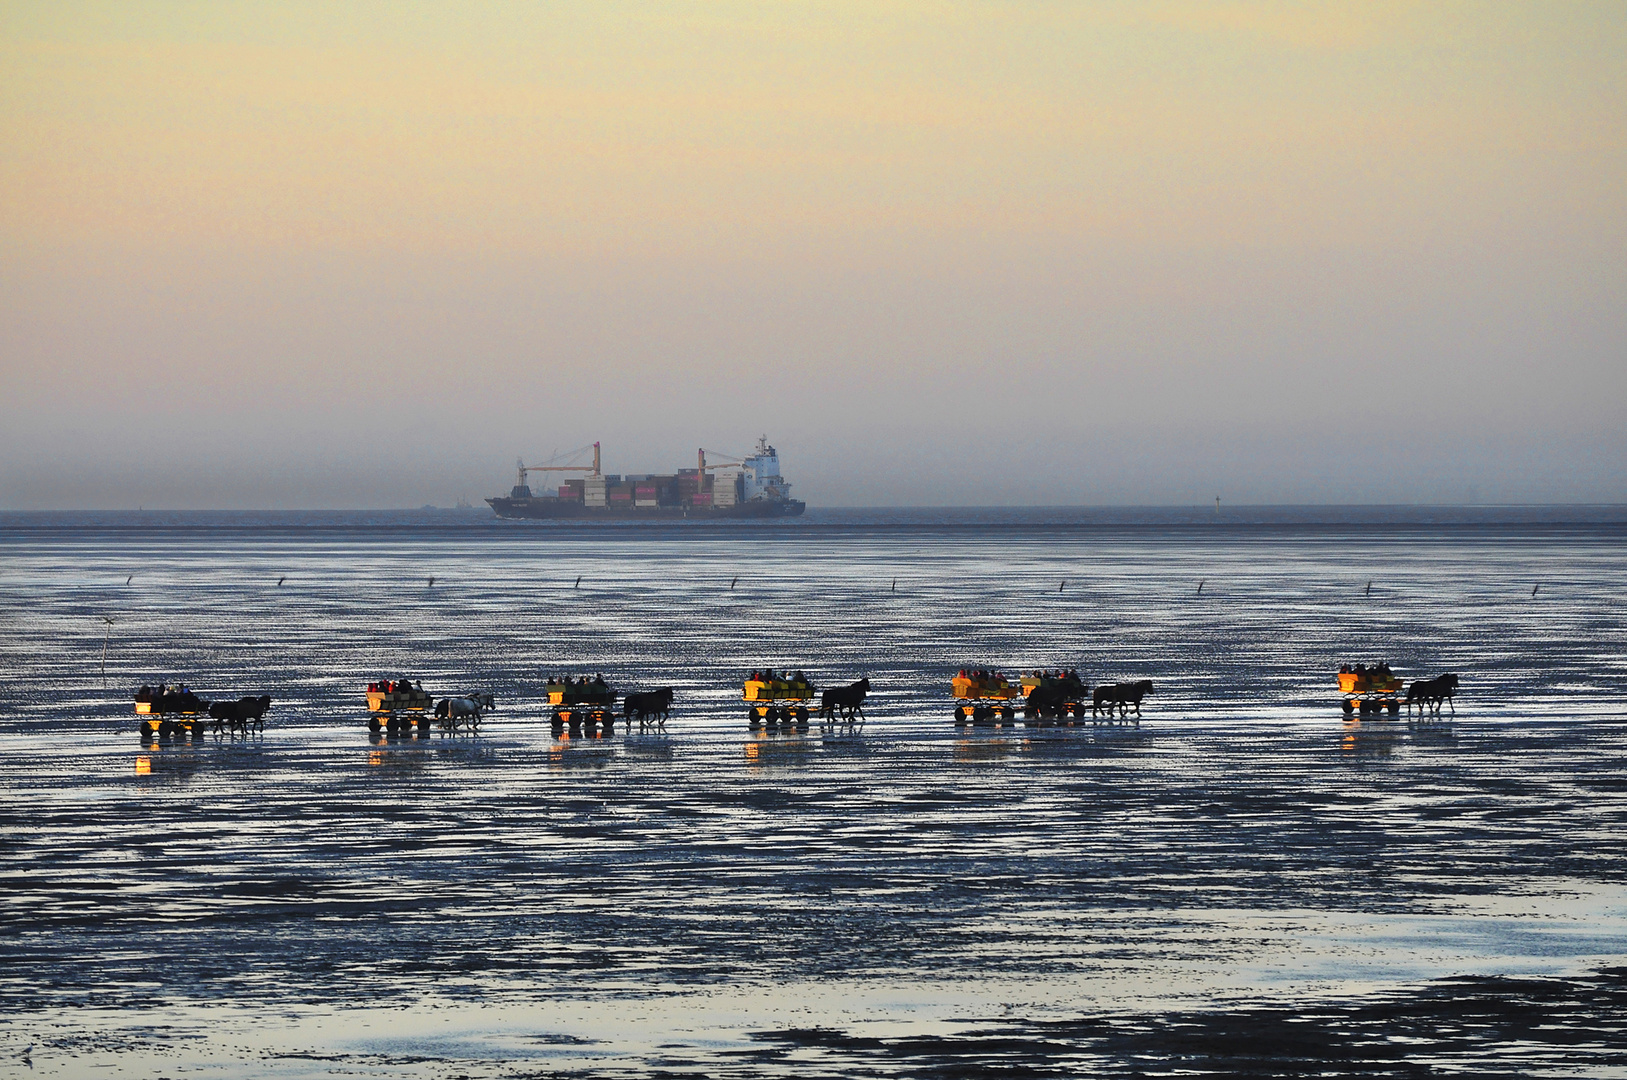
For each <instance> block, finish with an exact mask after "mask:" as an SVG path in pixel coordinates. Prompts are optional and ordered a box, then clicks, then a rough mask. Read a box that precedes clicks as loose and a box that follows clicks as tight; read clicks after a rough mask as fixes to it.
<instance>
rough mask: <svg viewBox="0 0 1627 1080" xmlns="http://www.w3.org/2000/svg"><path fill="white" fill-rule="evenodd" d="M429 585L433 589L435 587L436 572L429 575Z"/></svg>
mask: <svg viewBox="0 0 1627 1080" xmlns="http://www.w3.org/2000/svg"><path fill="white" fill-rule="evenodd" d="M428 587H429V588H431V589H433V588H434V587H435V575H434V574H431V575H430V576H429V586H428Z"/></svg>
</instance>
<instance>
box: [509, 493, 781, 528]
mask: <svg viewBox="0 0 1627 1080" xmlns="http://www.w3.org/2000/svg"><path fill="white" fill-rule="evenodd" d="M486 502H487V503H489V504H490V505H491V508H492V510H493V511H494V512H495V513H496V514H497V516H498V517H500V518H507V519H509V520H516V521H595V522H597V521H615V522H623V521H626V522H640V521H674V520H677V521H682V520H684V519H686V518H687V519H688V520H690V521H728V520H741V519H748V520H749V519H763V518H782V517H800V516H801V514H802V511H803V510H804V509H806V508H807V504H806V503H804V502H802V501H801V500H799V499H776V500H770V499H753V500H750V501H748V502H743V503H736V504H735V505H734V506H637V507H630V508H628V509H625V510H624V509H621V508H619V507H618V508H612V507H609V506H588V505H586V504H585V503H579V502H576V501H574V500H572V499H549V498H540V499H539V498H530V499H515V498H503V497H498V498H492V499H487V500H486Z"/></svg>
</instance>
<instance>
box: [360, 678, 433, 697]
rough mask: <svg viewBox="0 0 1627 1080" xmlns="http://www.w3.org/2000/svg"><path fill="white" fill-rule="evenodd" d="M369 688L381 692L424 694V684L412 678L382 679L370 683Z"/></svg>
mask: <svg viewBox="0 0 1627 1080" xmlns="http://www.w3.org/2000/svg"><path fill="white" fill-rule="evenodd" d="M367 689H369V690H371V691H374V692H376V693H380V694H422V693H423V692H424V684H423V683H422V682H421V681H419V682H414V681H413V680H412V679H380V680H379V681H378V682H370V683H368V684H367Z"/></svg>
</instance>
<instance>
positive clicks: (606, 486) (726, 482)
mask: <svg viewBox="0 0 1627 1080" xmlns="http://www.w3.org/2000/svg"><path fill="white" fill-rule="evenodd" d="M589 449H591V450H592V451H593V464H592V465H587V464H582V465H552V464H549V465H526V464H525V463H524V462H519V463H518V467H519V483H517V484H515V485H514V490H512V491H510V492H509V493H508V495H506V496H503V495H498V496H494V497H492V498H490V499H487V500H486V502H488V503H489V504H491V508H492V509H493V510H494V511H496V513H497V516H498V517H500V518H532V519H535V518H578V519H589V520H600V519H603V520H616V521H629V520H631V521H639V520H644V519H647V518H651V519H653V518H702V519H711V518H778V517H796V516H797V515H799V514H801V513H802V511H803V510H804V509H806V508H807V504H806V503H803V502H801V501H800V500H797V499H793V498H791V495H790V491H791V485H790V483H789V482H787V481H786V479H785V477H783V476H781V475H780V456H779V453H778V452H777V451H776V450H775V449H774V448H773V447H772V446H770V445H768V436H766V435H764V436H763V437H761V438H760V439H758V440H757V452H756V453H755V454H753V455H752V456H751V457H748V458H732V457H728V456H727V455H724V454H719V453H717V452H716V451H708V450H705V449H702V450H700V451H699V452H698V453H697V454H696V458H695V467H694V468H693V469H679V470H678V471H677V472H675V473H663V474H650V475H643V476H620V475H616V474H614V473H612V474H609V475H607V474H605V473H602V472H600V471H599V444H598V443H594V444H593V445H592V447H583V448H582V449H581V450H578V451H573V452H572V453H571V454H569V455H566V457H567V458H568V459H569V458H577V457H580V456H585V455H586V453H587V451H588V450H589ZM708 454H710V455H711V460H710V461H709V460H708V458H707V455H708ZM556 460H557V458H556ZM539 472H540V473H549V472H580V473H584V474H585V475H583V476H581V477H578V478H575V479H570V480H562V481H561V482H560V484H559V486H558V488H557V489H556V490H554V491H553V492H551V493H550V492H548V491H547V490H544V491H543V492H542V493H541V494H533V493H532V491H531V485H530V482H529V481H530V474H531V473H539Z"/></svg>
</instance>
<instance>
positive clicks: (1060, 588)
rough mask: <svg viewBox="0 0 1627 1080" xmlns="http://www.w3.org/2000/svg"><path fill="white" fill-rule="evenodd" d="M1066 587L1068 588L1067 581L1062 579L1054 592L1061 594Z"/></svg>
mask: <svg viewBox="0 0 1627 1080" xmlns="http://www.w3.org/2000/svg"><path fill="white" fill-rule="evenodd" d="M1067 587H1068V580H1067V579H1066V578H1063V579H1062V584H1060V585H1058V586H1057V587H1056V591H1057V592H1061V591H1062V590H1063V589H1065V588H1067Z"/></svg>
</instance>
